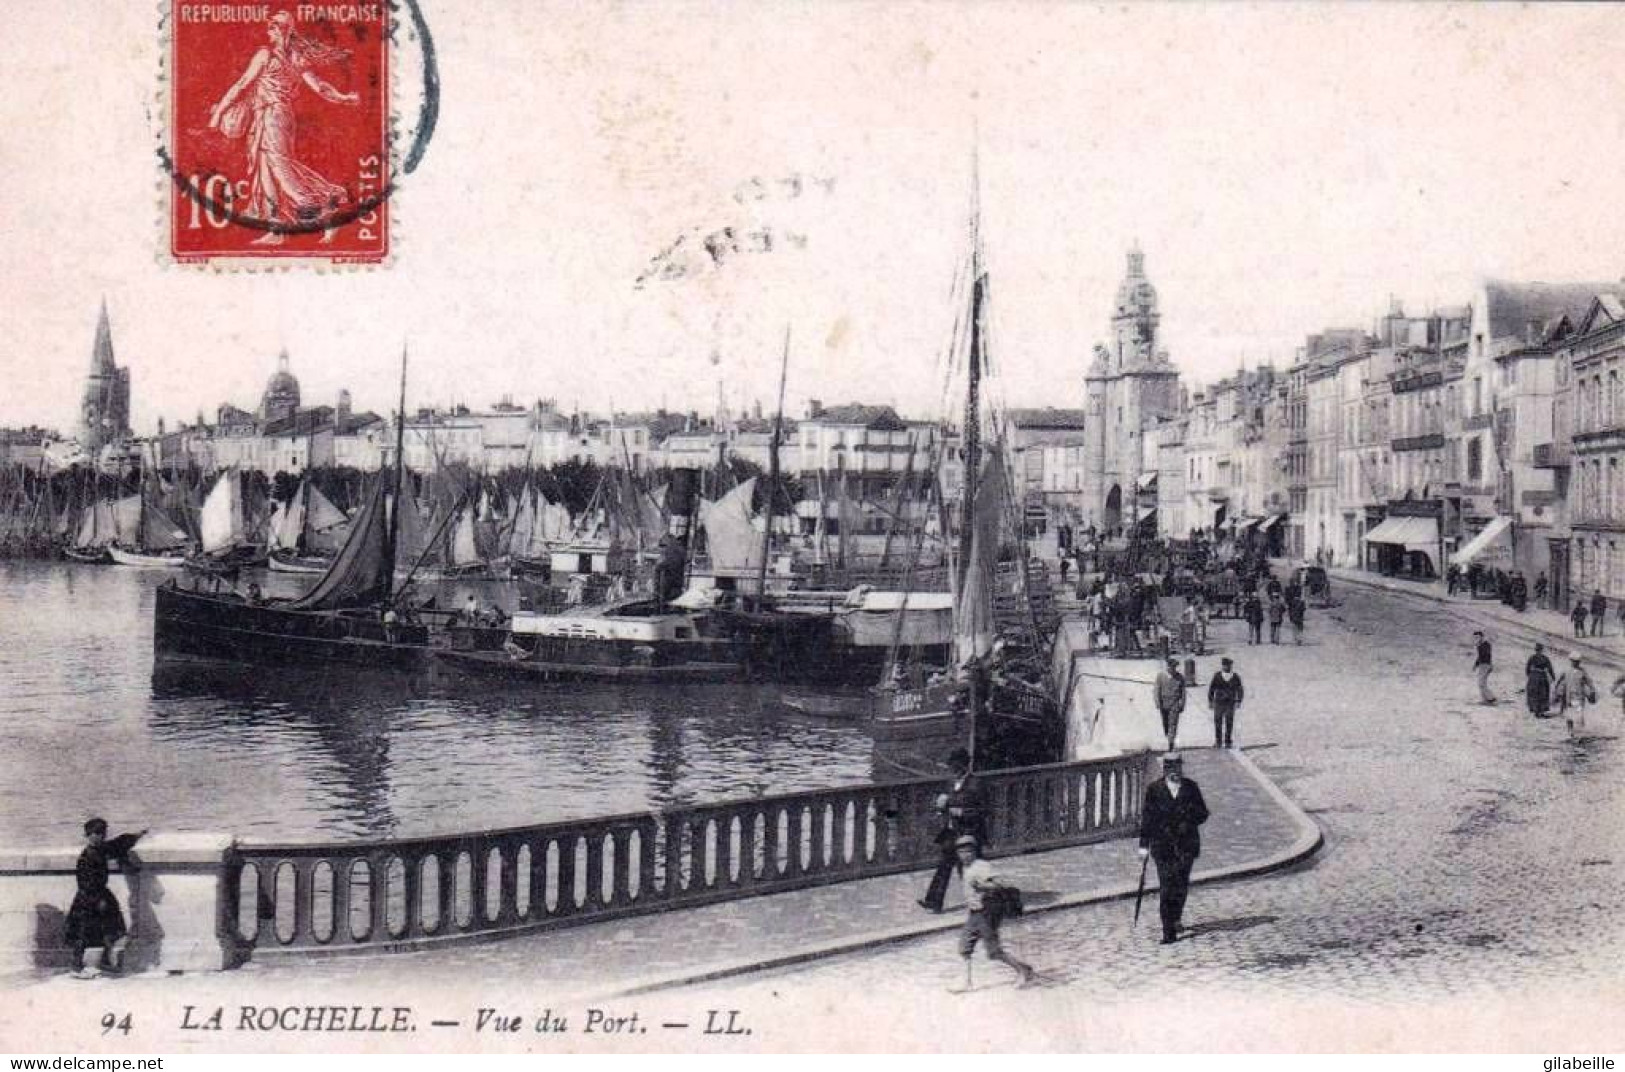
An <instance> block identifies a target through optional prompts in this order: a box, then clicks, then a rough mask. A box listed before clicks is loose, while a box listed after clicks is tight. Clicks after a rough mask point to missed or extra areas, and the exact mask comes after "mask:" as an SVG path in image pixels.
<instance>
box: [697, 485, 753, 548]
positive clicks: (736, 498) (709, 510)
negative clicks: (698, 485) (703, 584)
mask: <svg viewBox="0 0 1625 1072" xmlns="http://www.w3.org/2000/svg"><path fill="white" fill-rule="evenodd" d="M755 491H756V478H755V477H751V478H750V479H749V480H747V481H745V482H744V483H743V484H741V485H739V486H738V487H737V488H735V489H733V490H732V491H730V492H729V493H728V494H726V495H724V496H723V497H722V498H720V499H718V500H717V501H716V502H707V503H701V504H700V524H701V525H703V526H704V527H705V543H706V547H707V548H708V549H709V550H710V554H711V568H712V569H714V570H750V569H756V568H758V567H759V566H760V565H761V562H762V537H761V534H760V533H758V532H757V531H756V528H755V526H753V525H752V524H751V513H750V500H751V496H752V495H753V494H754V493H755Z"/></svg>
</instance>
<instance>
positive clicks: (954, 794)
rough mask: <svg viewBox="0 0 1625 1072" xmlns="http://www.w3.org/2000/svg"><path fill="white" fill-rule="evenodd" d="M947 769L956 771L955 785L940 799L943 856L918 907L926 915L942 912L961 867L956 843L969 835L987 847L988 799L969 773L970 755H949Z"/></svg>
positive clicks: (960, 751)
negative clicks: (956, 873)
mask: <svg viewBox="0 0 1625 1072" xmlns="http://www.w3.org/2000/svg"><path fill="white" fill-rule="evenodd" d="M948 769H949V770H950V771H952V772H953V776H954V781H953V785H952V786H951V787H950V788H949V790H948V792H946V793H943V794H940V795H939V796H938V797H937V814H938V815H939V816H941V818H942V829H940V830H938V831H937V836H936V843H937V850H938V852H939V853H940V854H941V855H940V856H939V858H938V860H937V869H936V870H935V871H934V872H932V874H931V885H930V886H929V887H927V888H926V891H925V896H924V897H922V898H920V900H919V905H920V907H921V908H923V909H925V910H926V911H927V912H941V911H942V902H943V900H944V898H946V897H947V896H948V882H949V881H950V880H951V879H952V878H953V877H954V870H955V869H956V868H957V867H959V855H958V853H957V851H956V850H955V848H954V845H955V843H956V842H957V841H958V840H959V839H960V838H962V837H965V836H966V835H969V836H970V837H973V838H975V839H976V843H977V844H978V845H986V844H987V798H986V796H984V795H983V792H982V782H981V779H979V778H977V777H976V775H974V774H972V773H971V771H970V753H969V752H967V751H965V749H963V748H956V749H954V750H953V751H952V752H950V753H949V754H948Z"/></svg>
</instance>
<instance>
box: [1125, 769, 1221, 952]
mask: <svg viewBox="0 0 1625 1072" xmlns="http://www.w3.org/2000/svg"><path fill="white" fill-rule="evenodd" d="M1162 771H1163V775H1162V777H1161V778H1158V779H1157V780H1156V781H1154V782H1152V783H1151V784H1150V785H1148V786H1146V788H1145V804H1144V805H1143V807H1142V808H1141V809H1140V856H1141V857H1142V858H1144V857H1145V856H1147V855H1149V856H1150V857H1151V859H1152V861H1153V862H1155V863H1156V865H1157V885H1158V887H1159V888H1158V891H1157V900H1158V907H1159V908H1160V909H1161V914H1162V944H1163V945H1169V944H1170V943H1173V942H1176V941H1178V940H1179V932H1180V931H1181V930H1183V929H1184V928H1183V926H1182V924H1181V922H1180V921H1181V919H1183V918H1184V915H1185V895H1186V892H1187V891H1188V890H1189V889H1190V883H1191V868H1192V867H1193V866H1194V865H1195V864H1196V858H1197V857H1198V856H1199V855H1201V852H1202V832H1201V826H1202V824H1203V823H1205V822H1207V804H1206V802H1205V801H1203V800H1202V790H1201V789H1200V788H1199V787H1198V786H1197V784H1196V783H1195V782H1193V781H1191V780H1190V779H1189V778H1186V777H1185V765H1184V763H1183V762H1182V761H1181V759H1180V757H1179V756H1178V755H1176V754H1174V753H1169V754H1168V755H1167V756H1164V757H1163V760H1162Z"/></svg>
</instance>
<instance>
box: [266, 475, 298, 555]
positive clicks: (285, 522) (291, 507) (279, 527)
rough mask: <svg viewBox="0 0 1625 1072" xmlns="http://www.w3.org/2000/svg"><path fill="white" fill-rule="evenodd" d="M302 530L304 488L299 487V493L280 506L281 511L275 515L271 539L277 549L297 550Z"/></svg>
mask: <svg viewBox="0 0 1625 1072" xmlns="http://www.w3.org/2000/svg"><path fill="white" fill-rule="evenodd" d="M304 531H305V494H304V488H300V489H299V493H298V494H296V495H295V496H294V497H293V500H292V501H291V502H289V503H288V504H287V505H285V506H283V507H282V513H281V514H280V515H278V517H277V521H276V528H275V530H274V532H273V533H272V539H273V540H275V542H276V546H277V548H278V550H282V551H298V550H299V537H300V536H301V535H303V534H304Z"/></svg>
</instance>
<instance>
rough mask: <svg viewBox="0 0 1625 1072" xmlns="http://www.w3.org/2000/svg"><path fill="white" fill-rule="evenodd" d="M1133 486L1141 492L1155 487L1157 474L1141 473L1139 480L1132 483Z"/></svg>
mask: <svg viewBox="0 0 1625 1072" xmlns="http://www.w3.org/2000/svg"><path fill="white" fill-rule="evenodd" d="M1134 486H1135V487H1137V488H1139V489H1140V490H1141V491H1145V490H1146V489H1147V488H1154V487H1156V486H1157V474H1156V473H1141V474H1140V478H1139V479H1138V480H1136V481H1135V482H1134Z"/></svg>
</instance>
